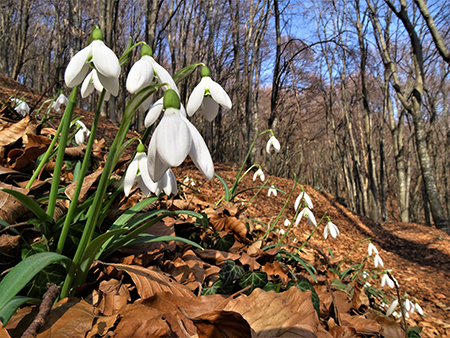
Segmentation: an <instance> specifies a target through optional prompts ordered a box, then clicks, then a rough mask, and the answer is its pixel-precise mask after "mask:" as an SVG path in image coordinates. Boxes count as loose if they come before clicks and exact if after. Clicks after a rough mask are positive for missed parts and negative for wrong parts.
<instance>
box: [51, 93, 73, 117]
mask: <svg viewBox="0 0 450 338" xmlns="http://www.w3.org/2000/svg"><path fill="white" fill-rule="evenodd" d="M68 102H69V99H68V98H67V97H66V96H65V95H64V94H63V93H61V94H59V96H58V97H57V99H56V100H55V101H53V103H52V108H53V109H54V110H56V112H57V113H58V114H61V105H65V106H66V105H67V103H68Z"/></svg>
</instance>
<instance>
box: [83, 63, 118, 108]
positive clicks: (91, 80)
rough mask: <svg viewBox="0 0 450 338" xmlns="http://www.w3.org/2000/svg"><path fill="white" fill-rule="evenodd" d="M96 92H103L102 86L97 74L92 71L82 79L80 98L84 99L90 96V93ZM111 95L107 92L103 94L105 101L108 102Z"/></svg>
mask: <svg viewBox="0 0 450 338" xmlns="http://www.w3.org/2000/svg"><path fill="white" fill-rule="evenodd" d="M118 84H119V80H117V85H118ZM94 89H95V90H97V92H99V93H101V92H102V91H103V85H102V83H101V82H100V80H99V78H98V72H97V71H96V70H95V69H93V70H92V71H91V72H90V73H89V74H88V75H87V76H86V78H85V79H84V81H83V84H82V85H81V97H82V98H86V97H88V96H89V95H91V94H92V92H93V91H94ZM110 96H111V94H110V93H109V91H108V90H106V92H105V97H104V100H105V101H109V99H110Z"/></svg>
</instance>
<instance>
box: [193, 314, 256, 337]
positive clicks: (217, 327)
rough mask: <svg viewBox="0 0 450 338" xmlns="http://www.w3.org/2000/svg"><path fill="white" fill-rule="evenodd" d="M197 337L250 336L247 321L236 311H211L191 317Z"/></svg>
mask: <svg viewBox="0 0 450 338" xmlns="http://www.w3.org/2000/svg"><path fill="white" fill-rule="evenodd" d="M193 321H194V325H195V326H196V327H197V334H198V337H199V338H210V337H217V338H231V337H233V338H250V337H252V334H251V331H250V326H249V325H248V323H247V321H246V320H245V319H244V318H243V317H242V316H241V315H240V314H239V313H237V312H233V311H217V310H215V311H211V312H208V313H205V314H204V315H201V316H198V317H196V318H194V319H193Z"/></svg>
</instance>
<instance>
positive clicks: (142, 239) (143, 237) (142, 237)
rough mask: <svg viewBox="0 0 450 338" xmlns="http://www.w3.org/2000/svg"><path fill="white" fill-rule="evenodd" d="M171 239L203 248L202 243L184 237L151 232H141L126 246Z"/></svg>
mask: <svg viewBox="0 0 450 338" xmlns="http://www.w3.org/2000/svg"><path fill="white" fill-rule="evenodd" d="M170 241H177V242H183V243H186V244H190V245H192V246H194V247H196V248H197V249H200V250H203V248H202V247H201V246H200V245H198V244H197V243H195V242H193V241H190V240H188V239H186V238H183V237H178V236H155V235H150V234H139V236H138V237H136V238H134V239H132V240H131V241H130V242H128V243H126V244H125V245H124V246H130V245H136V244H144V243H153V242H170Z"/></svg>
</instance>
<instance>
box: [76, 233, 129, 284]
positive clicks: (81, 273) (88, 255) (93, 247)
mask: <svg viewBox="0 0 450 338" xmlns="http://www.w3.org/2000/svg"><path fill="white" fill-rule="evenodd" d="M127 230H128V229H116V230H110V231H107V232H105V233H104V234H101V235H100V236H98V237H96V238H95V239H94V240H93V241H91V242H90V243H89V245H88V246H87V247H86V250H85V251H84V254H83V258H82V259H81V261H80V266H79V267H78V271H77V274H76V276H75V280H74V282H73V286H74V287H77V286H79V285H81V284H82V283H83V282H84V281H85V280H86V276H87V274H88V272H89V268H90V267H91V264H92V262H93V261H94V259H95V258H96V257H97V258H98V257H99V256H100V254H101V252H102V250H100V248H101V247H102V245H103V244H104V243H105V242H106V241H107V240H108V239H110V238H111V237H113V236H115V235H118V234H121V233H123V232H125V231H127Z"/></svg>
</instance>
